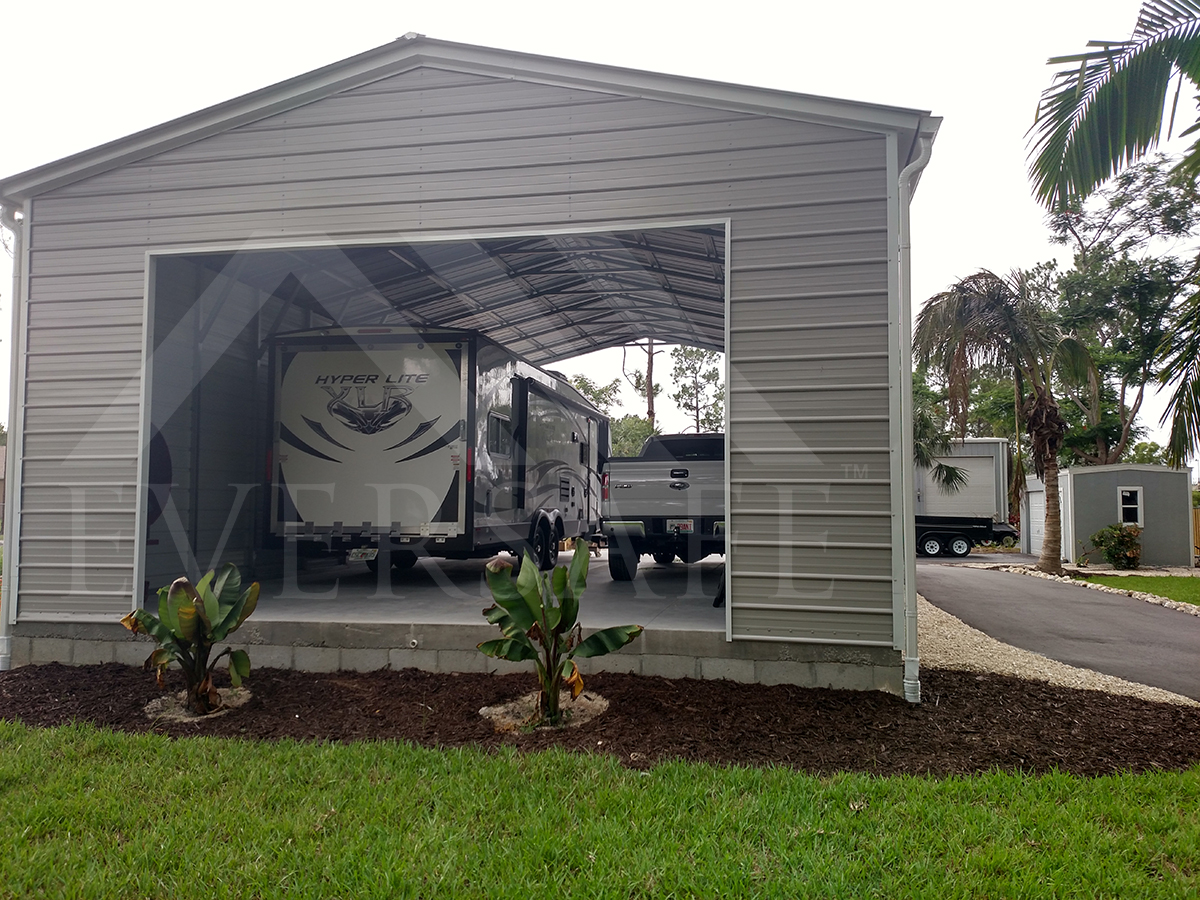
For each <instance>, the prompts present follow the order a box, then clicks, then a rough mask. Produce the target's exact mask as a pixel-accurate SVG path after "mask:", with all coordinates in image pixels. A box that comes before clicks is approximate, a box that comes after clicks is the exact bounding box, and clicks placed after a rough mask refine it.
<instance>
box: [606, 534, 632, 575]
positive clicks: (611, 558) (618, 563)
mask: <svg viewBox="0 0 1200 900" xmlns="http://www.w3.org/2000/svg"><path fill="white" fill-rule="evenodd" d="M639 556H640V554H636V553H623V552H622V551H621V550H619V549H617V547H616V546H614V545H613V544H612V543H611V542H610V543H609V545H608V574H609V575H610V576H612V580H613V581H633V577H634V576H635V575H636V574H637V567H638V558H639Z"/></svg>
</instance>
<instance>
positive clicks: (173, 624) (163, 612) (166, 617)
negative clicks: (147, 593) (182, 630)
mask: <svg viewBox="0 0 1200 900" xmlns="http://www.w3.org/2000/svg"><path fill="white" fill-rule="evenodd" d="M170 593H171V591H170V589H169V588H165V587H161V588H159V589H158V620H159V621H160V622H162V623H163V624H164V625H166V626H167V627H168V628H170V629H171V631H173V632H175V633H176V634H178V633H179V620H178V619H176V618H175V613H174V610H172V609H171V604H170V602H169V600H168V598H169V596H170Z"/></svg>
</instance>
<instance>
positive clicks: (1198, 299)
mask: <svg viewBox="0 0 1200 900" xmlns="http://www.w3.org/2000/svg"><path fill="white" fill-rule="evenodd" d="M1162 360H1163V364H1162V370H1161V375H1160V376H1159V377H1160V379H1161V380H1162V381H1163V383H1169V382H1175V392H1174V393H1173V394H1172V395H1171V398H1170V399H1169V400H1168V401H1167V406H1166V410H1165V411H1164V412H1163V415H1162V419H1161V421H1160V424H1166V422H1167V421H1168V420H1169V421H1170V422H1171V437H1170V439H1169V440H1168V442H1167V461H1168V463H1169V464H1170V465H1172V466H1180V467H1182V466H1185V465H1187V462H1188V458H1189V457H1190V456H1191V455H1192V454H1193V453H1196V452H1200V295H1197V296H1193V297H1192V298H1191V299H1190V300H1189V301H1188V303H1187V305H1186V306H1185V307H1184V308H1183V309H1182V310H1181V311H1180V314H1179V316H1178V318H1177V319H1176V320H1175V322H1174V323H1173V325H1172V327H1171V331H1170V333H1169V334H1168V335H1167V337H1166V340H1165V342H1164V345H1163V355H1162Z"/></svg>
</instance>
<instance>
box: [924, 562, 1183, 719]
mask: <svg viewBox="0 0 1200 900" xmlns="http://www.w3.org/2000/svg"><path fill="white" fill-rule="evenodd" d="M917 590H918V591H919V592H920V594H921V595H922V596H923V597H925V599H927V600H928V601H929V602H930V603H932V604H934V605H935V606H937V607H940V608H941V609H944V610H945V611H946V612H948V613H950V614H951V615H953V616H957V617H958V618H959V619H962V620H963V621H964V622H966V623H967V624H968V625H970V626H971V627H972V628H977V629H978V630H980V631H982V632H983V633H984V634H987V635H990V636H991V637H994V638H996V640H999V641H1003V642H1004V643H1006V644H1012V645H1013V646H1014V647H1021V648H1022V649H1025V650H1032V651H1034V652H1035V653H1040V654H1042V655H1043V656H1048V657H1050V658H1051V659H1056V660H1058V661H1060V662H1064V663H1069V664H1070V665H1073V666H1080V667H1082V668H1085V669H1092V670H1093V671H1096V672H1103V673H1104V674H1106V675H1116V676H1117V677H1119V678H1124V679H1126V680H1128V681H1136V682H1139V683H1141V684H1148V685H1151V686H1152V687H1159V688H1163V689H1164V690H1168V691H1174V692H1175V693H1177V694H1183V695H1184V696H1186V697H1191V698H1193V699H1195V700H1200V617H1198V616H1191V615H1188V614H1187V613H1184V612H1179V611H1178V610H1174V609H1167V608H1165V607H1162V606H1156V605H1154V604H1153V603H1146V602H1145V601H1142V600H1135V599H1134V598H1132V597H1125V596H1122V595H1120V594H1109V593H1106V592H1104V591H1093V590H1088V589H1087V588H1082V587H1076V586H1074V585H1069V584H1063V583H1061V582H1055V581H1048V580H1045V579H1041V578H1031V577H1029V576H1028V575H1016V574H1013V573H1011V572H996V571H992V570H989V569H973V568H967V567H964V566H956V565H945V564H939V563H935V562H933V561H932V560H931V561H928V562H927V563H925V564H923V565H918V566H917Z"/></svg>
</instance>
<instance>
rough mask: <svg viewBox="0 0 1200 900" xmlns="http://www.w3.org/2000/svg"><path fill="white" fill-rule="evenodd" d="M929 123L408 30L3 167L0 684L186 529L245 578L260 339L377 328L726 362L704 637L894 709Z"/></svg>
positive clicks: (131, 584) (121, 602)
mask: <svg viewBox="0 0 1200 900" xmlns="http://www.w3.org/2000/svg"><path fill="white" fill-rule="evenodd" d="M939 122H940V120H939V119H937V118H932V117H930V116H929V115H928V114H927V113H923V112H920V111H915V110H908V109H898V108H893V107H883V106H877V105H872V104H866V103H856V102H848V101H842V100H832V99H827V98H821V97H812V96H807V95H801V94H791V93H783V92H778V91H770V90H762V89H757V88H748V87H741V86H735V85H729V84H722V83H716V82H708V81H700V80H694V79H685V78H678V77H672V76H665V75H658V74H652V73H646V72H639V71H632V70H625V69H615V68H610V67H604V66H598V65H591V64H584V63H578V62H570V61H564V60H559V59H552V58H547V57H539V56H530V55H524V54H516V53H510V52H503V51H497V50H492V49H485V48H480V47H474V46H467V45H461V44H453V43H447V42H442V41H435V40H430V39H426V38H424V37H421V36H418V35H407V36H405V37H404V38H401V39H400V40H398V41H396V42H394V43H391V44H388V45H386V46H383V47H380V48H377V49H375V50H372V51H369V52H367V53H364V54H361V55H359V56H356V57H352V58H350V59H348V60H345V61H343V62H339V63H336V64H334V65H331V66H327V67H325V68H323V69H319V70H317V71H314V72H311V73H309V74H307V75H303V76H300V77H298V78H295V79H292V80H290V81H286V82H283V83H281V84H278V85H275V86H272V87H269V88H266V89H264V90H261V91H258V92H256V93H253V94H249V95H246V96H244V97H240V98H238V99H235V100H232V101H229V102H228V103H224V104H221V105H219V106H215V107H212V108H210V109H207V110H204V111H201V112H199V113H195V114H193V115H190V116H187V117H185V118H182V119H178V120H176V121H173V122H169V123H167V124H165V125H162V126H159V127H157V128H153V129H150V130H148V131H145V132H141V133H139V134H135V135H132V136H130V137H128V138H125V139H122V140H119V141H115V142H113V143H110V144H106V145H104V146H101V147H98V148H96V149H94V150H91V151H88V152H85V153H82V154H79V155H76V156H73V157H70V158H67V159H64V160H61V161H59V162H55V163H52V164H49V165H46V166H43V167H41V168H38V169H35V170H32V171H30V172H26V173H23V174H20V175H15V176H12V177H9V178H5V179H3V181H0V201H2V203H3V207H4V216H5V222H6V223H7V224H10V225H12V226H14V228H15V231H16V234H17V236H18V245H17V246H18V251H19V252H18V256H17V260H16V267H15V271H16V284H15V296H16V298H17V302H16V303H15V304H14V307H15V308H14V322H13V325H14V327H13V339H14V348H13V349H14V353H13V380H12V385H13V386H12V401H11V402H12V406H11V409H12V415H11V422H12V427H11V429H10V430H11V433H12V436H11V438H10V442H11V446H12V453H11V454H10V457H9V459H10V475H9V479H8V485H7V491H8V493H7V497H6V500H7V509H8V515H7V521H6V523H5V547H6V548H7V552H6V557H7V559H6V560H5V562H6V566H5V568H6V572H5V576H6V577H5V578H4V581H3V594H2V600H3V611H2V616H3V631H0V666H4V665H7V664H8V663H9V662H10V661H14V662H18V663H19V662H22V661H24V660H25V659H27V658H31V657H37V656H38V655H39V652H40V656H41V658H46V657H47V656H55V655H57V656H61V657H62V658H64V659H70V658H73V659H74V660H75V661H79V659H80V657H79V656H78V655H76V656H75V657H71V656H70V645H71V643H72V642H73V641H75V642H77V641H80V640H84V639H88V640H97V639H107V636H108V632H107V631H106V630H105V629H108V628H109V627H114V628H115V626H110V624H109V623H112V622H113V621H114V620H115V618H116V617H119V616H120V615H121V614H123V613H125V612H127V611H128V610H129V608H130V607H131V605H134V604H138V603H140V602H141V601H142V597H143V591H144V586H145V584H146V583H147V582H150V583H153V584H155V585H157V584H160V583H164V582H165V580H167V579H169V578H170V577H173V576H174V575H176V574H178V572H179V571H181V569H182V568H189V567H190V568H194V565H195V564H194V562H190V563H189V562H188V560H189V558H190V557H192V556H194V557H197V558H199V559H201V560H207V559H208V558H209V556H210V555H212V553H213V552H214V550H215V549H216V548H217V547H218V545H220V547H221V548H222V558H223V559H230V560H233V561H234V562H239V563H241V564H243V565H249V566H252V567H253V566H255V565H256V563H257V562H258V561H259V559H258V557H257V556H256V544H255V541H256V535H257V534H258V533H259V532H260V530H261V528H260V526H261V521H260V520H261V516H262V514H263V512H262V510H263V506H264V504H263V503H262V502H261V501H258V500H255V497H256V496H259V495H260V494H261V492H262V491H263V490H265V488H264V487H263V478H264V476H263V466H262V459H263V450H264V446H263V441H264V439H263V438H262V437H261V435H262V432H263V430H264V425H265V423H264V419H263V417H264V409H265V405H264V404H265V401H264V396H265V395H264V394H263V390H265V384H266V362H265V358H264V353H263V349H262V348H263V347H264V346H265V344H266V343H267V342H269V341H270V339H271V337H272V335H274V334H275V333H279V332H283V331H288V330H294V329H296V328H299V327H308V326H320V325H325V324H329V325H337V326H343V327H360V328H367V327H369V326H371V325H380V324H401V323H407V324H416V325H429V326H434V325H437V326H452V327H462V328H470V329H475V330H479V331H482V332H484V333H486V334H487V335H488V336H490V337H492V338H493V339H495V340H497V341H499V342H500V343H502V344H506V345H509V346H511V347H513V348H514V349H516V350H517V351H518V352H521V353H523V354H524V355H526V356H527V357H528V358H529V359H530V360H531V361H533V362H536V363H539V364H543V365H544V364H547V363H550V362H552V361H554V360H556V359H563V358H566V357H570V356H574V355H578V354H579V353H582V352H586V351H588V350H592V349H598V348H602V347H607V346H617V345H620V344H623V343H627V342H629V341H631V340H633V339H635V338H637V337H643V336H647V335H649V336H653V337H655V338H657V339H661V340H664V341H667V342H672V343H687V344H694V345H698V346H705V347H711V348H716V349H722V350H725V351H726V353H727V367H728V369H727V379H726V381H727V385H728V407H727V412H728V421H729V428H728V432H729V447H728V453H727V458H728V460H729V463H728V466H729V487H728V491H729V493H728V495H727V499H728V510H729V512H728V517H729V529H730V537H729V542H728V556H727V559H728V561H729V566H728V597H729V600H730V602H729V605H728V613H727V619H726V630H725V635H724V636H723V637H724V640H725V641H726V642H728V643H727V646H728V647H729V648H730V650H729V652H730V653H731V654H732V655H733V656H738V657H739V658H745V659H757V660H775V661H795V662H797V663H798V665H797V666H796V667H794V668H793V669H792V670H789V671H791V672H792V674H790V675H788V676H786V677H788V678H791V679H793V680H795V681H797V682H800V683H805V682H819V683H829V684H844V685H846V686H855V687H863V686H867V687H871V686H874V687H880V688H884V689H888V690H892V691H895V692H900V691H902V690H903V691H904V693H905V694H906V695H907V696H909V698H910V699H916V698H917V696H918V690H919V687H918V682H917V668H916V664H917V660H916V642H915V641H916V638H915V623H916V619H915V599H914V588H913V558H912V556H913V554H912V549H911V513H912V497H913V491H912V483H911V479H912V459H911V435H910V416H909V387H910V385H909V381H910V376H909V373H910V364H909V354H908V337H909V319H910V316H909V298H908V296H907V294H908V291H907V280H908V276H907V272H906V263H907V260H906V257H907V253H908V225H907V223H908V203H909V199H910V196H911V192H912V189H913V187H914V185H915V182H916V179H917V176H918V175H919V173H920V171H921V169H922V168H923V167H924V166H925V164H926V162H927V161H928V158H929V152H930V148H931V145H932V142H933V138H934V135H935V133H936V131H937V127H938V124H939ZM156 442H162V443H163V444H165V445H166V446H167V447H168V448H169V451H170V457H171V461H172V468H171V470H170V473H169V474H168V475H166V476H162V475H156V474H155V473H154V472H153V471H152V461H151V457H152V456H153V454H152V453H151V447H152V445H154V444H155V443H156ZM164 478H165V479H166V480H167V481H169V482H171V483H172V484H174V485H175V486H176V487H175V488H174V489H173V490H172V489H168V493H169V494H170V499H171V501H172V502H171V507H172V512H171V518H172V523H174V524H173V525H172V527H171V528H170V529H168V530H169V531H170V532H171V535H173V536H174V537H175V538H176V540H175V541H174V542H172V540H171V539H170V536H169V535H167V533H166V532H165V531H162V532H161V533H157V532H156V531H155V529H160V531H161V529H163V528H164V527H166V526H165V525H164V521H165V520H166V519H167V518H168V517H167V516H163V517H162V518H158V519H157V520H155V521H152V520H154V519H155V515H156V513H157V512H158V511H159V510H158V509H157V507H158V506H160V504H159V500H160V499H162V498H161V497H159V496H158V493H159V492H158V491H157V490H148V489H147V485H153V484H154V483H155V481H156V479H158V480H162V479H164ZM152 506H153V507H156V508H155V509H154V510H152V509H151V507H152ZM180 535H185V536H186V542H185V543H186V544H187V546H180V545H179V544H180V541H179V540H178V537H179V536H180ZM98 636H99V637H98ZM112 639H113V640H117V639H119V638H118V637H116V636H114V637H113V638H112ZM17 641H20V644H19V646H18V644H17V643H15V642H17ZM751 644H753V645H754V646H751ZM39 647H40V651H38V648H39ZM14 648H16V649H14ZM817 659H819V660H821V661H823V662H824V663H827V664H828V666H827V668H825V669H822V670H820V671H819V672H817V671H816V670H814V669H813V668H812V667H811V666H809V667H808V668H804V666H805V665H807V663H806V662H805V661H806V660H807V661H810V662H811V661H812V660H817ZM746 671H751V670H746ZM764 671H765V670H762V669H761V668H756V669H753V671H752V673H751V674H749V675H748V676H747V677H750V678H760V679H761V678H765V677H767V676H766V675H765V674H764ZM864 671H865V672H867V673H868V674H867V676H866V678H865V680H864V678H863V675H862V673H863V672H864ZM814 672H816V674H814ZM771 677H778V676H777V675H776V676H771Z"/></svg>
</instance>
